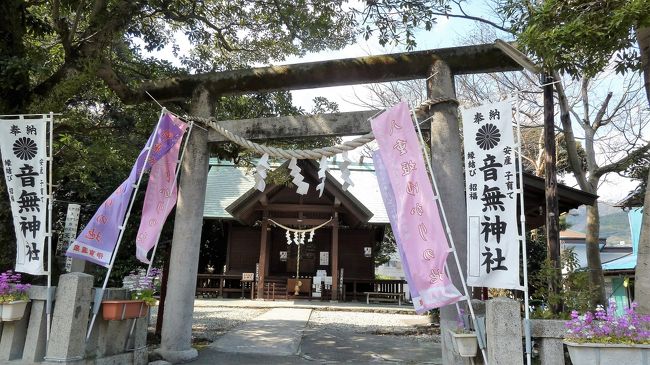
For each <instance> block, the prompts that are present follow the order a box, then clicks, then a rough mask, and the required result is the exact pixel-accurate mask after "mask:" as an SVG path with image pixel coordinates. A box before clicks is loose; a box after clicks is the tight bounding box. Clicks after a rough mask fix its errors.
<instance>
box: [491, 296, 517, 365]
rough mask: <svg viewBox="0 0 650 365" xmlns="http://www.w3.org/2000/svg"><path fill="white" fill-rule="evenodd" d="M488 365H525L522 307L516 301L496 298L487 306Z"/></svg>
mask: <svg viewBox="0 0 650 365" xmlns="http://www.w3.org/2000/svg"><path fill="white" fill-rule="evenodd" d="M486 307H487V310H486V317H485V330H486V333H487V353H488V354H487V356H488V364H499V365H523V364H524V349H523V346H522V344H521V339H522V331H521V313H520V305H519V302H517V301H516V300H514V299H510V298H494V299H492V300H488V301H487V304H486Z"/></svg>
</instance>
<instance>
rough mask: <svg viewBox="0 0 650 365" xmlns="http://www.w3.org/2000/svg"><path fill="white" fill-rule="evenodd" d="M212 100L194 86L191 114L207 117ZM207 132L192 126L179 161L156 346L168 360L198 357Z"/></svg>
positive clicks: (175, 361)
mask: <svg viewBox="0 0 650 365" xmlns="http://www.w3.org/2000/svg"><path fill="white" fill-rule="evenodd" d="M213 106H214V104H213V103H212V101H211V100H210V93H209V92H208V91H207V90H205V89H203V88H198V89H197V90H196V92H195V93H194V95H193V97H192V104H191V110H190V111H191V114H192V115H196V116H201V117H210V116H211V113H212V112H213V109H214V108H213ZM208 162H209V153H208V133H207V131H205V130H203V129H202V128H192V134H191V135H190V138H189V140H188V142H187V148H186V150H185V157H184V158H183V163H182V165H181V179H180V184H179V188H178V204H177V206H176V218H175V221H174V238H173V240H172V252H171V255H170V264H169V277H168V278H167V296H166V298H165V312H164V318H165V320H164V322H163V327H162V339H161V343H160V349H159V350H157V352H158V353H159V354H160V355H161V356H162V357H163V358H164V359H165V360H167V361H169V362H172V363H181V362H188V361H192V360H194V359H196V358H197V357H198V352H197V351H196V349H194V348H192V314H193V312H194V294H195V291H196V277H197V272H198V262H199V249H200V243H201V230H202V226H203V205H204V203H205V187H206V184H207V179H208Z"/></svg>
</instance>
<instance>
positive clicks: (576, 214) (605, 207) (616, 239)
mask: <svg viewBox="0 0 650 365" xmlns="http://www.w3.org/2000/svg"><path fill="white" fill-rule="evenodd" d="M612 205H613V203H610V202H599V203H598V210H599V213H600V236H601V237H607V243H608V244H618V243H620V241H625V243H626V244H631V240H630V224H629V223H628V219H627V212H624V211H623V210H622V209H621V208H617V207H613V206H612ZM566 221H567V223H568V224H569V225H570V226H571V229H572V230H574V231H578V232H582V233H584V232H585V231H586V226H587V209H586V207H585V206H581V207H580V208H578V209H573V210H571V211H570V212H569V214H568V215H567V219H566Z"/></svg>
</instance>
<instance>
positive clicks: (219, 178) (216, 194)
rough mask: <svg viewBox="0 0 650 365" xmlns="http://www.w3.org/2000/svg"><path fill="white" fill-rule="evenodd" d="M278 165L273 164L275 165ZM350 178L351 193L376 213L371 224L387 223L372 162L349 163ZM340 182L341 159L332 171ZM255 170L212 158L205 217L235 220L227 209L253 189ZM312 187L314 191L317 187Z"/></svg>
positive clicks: (332, 166) (373, 213)
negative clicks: (352, 184)
mask: <svg viewBox="0 0 650 365" xmlns="http://www.w3.org/2000/svg"><path fill="white" fill-rule="evenodd" d="M277 166H279V165H278V164H276V165H272V166H271V167H273V168H275V167H277ZM349 170H350V177H351V179H352V182H353V183H354V186H350V187H349V188H348V192H349V193H350V194H351V195H352V196H353V197H354V198H356V199H357V200H358V201H359V203H361V204H362V205H363V206H364V207H365V208H366V209H367V210H369V211H370V212H371V213H372V217H371V218H370V220H369V221H368V223H370V224H387V223H389V221H388V215H387V213H386V209H385V208H384V204H383V201H382V199H381V194H380V192H379V185H378V184H377V178H376V176H375V169H374V166H373V164H372V163H361V164H360V163H352V164H351V165H350V166H349ZM328 172H329V173H330V174H331V175H332V177H334V178H335V179H336V180H337V181H338V182H339V183H342V182H343V179H342V178H341V170H340V167H339V164H338V163H337V162H335V161H334V162H331V163H330V165H329V171H328ZM253 173H254V169H252V168H246V167H241V166H235V165H234V164H233V163H232V162H229V161H219V160H218V159H216V158H212V159H210V171H209V173H208V181H207V187H206V198H205V207H204V211H203V212H204V213H203V217H204V218H212V219H234V218H233V216H232V215H231V214H230V213H228V212H227V211H226V208H227V207H228V206H229V205H231V204H232V203H234V202H235V201H236V200H237V199H239V198H240V197H242V196H243V195H244V194H246V193H247V192H248V191H250V190H251V189H252V188H253V186H254V185H255V180H254V178H253ZM315 188H316V187H315V186H310V190H313V189H315Z"/></svg>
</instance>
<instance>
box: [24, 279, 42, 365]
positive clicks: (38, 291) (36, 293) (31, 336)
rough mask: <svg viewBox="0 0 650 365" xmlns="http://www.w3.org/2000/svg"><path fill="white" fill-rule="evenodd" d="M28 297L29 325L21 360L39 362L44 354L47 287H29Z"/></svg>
mask: <svg viewBox="0 0 650 365" xmlns="http://www.w3.org/2000/svg"><path fill="white" fill-rule="evenodd" d="M29 298H30V299H31V300H32V303H31V307H32V308H31V311H30V314H29V326H28V327H27V336H26V338H25V349H24V350H23V361H26V362H40V361H43V357H44V356H45V345H46V332H47V318H46V316H45V309H46V306H47V287H44V286H32V287H31V288H30V289H29Z"/></svg>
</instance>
